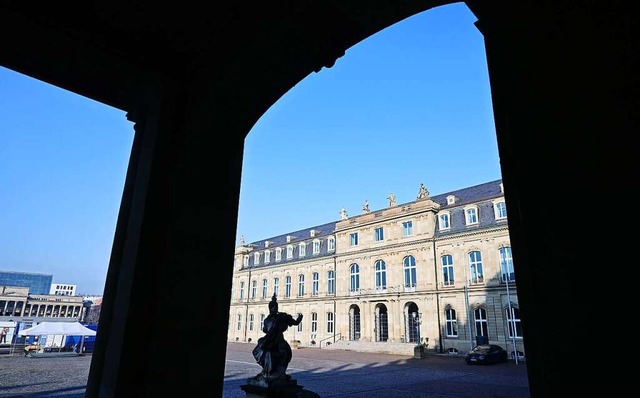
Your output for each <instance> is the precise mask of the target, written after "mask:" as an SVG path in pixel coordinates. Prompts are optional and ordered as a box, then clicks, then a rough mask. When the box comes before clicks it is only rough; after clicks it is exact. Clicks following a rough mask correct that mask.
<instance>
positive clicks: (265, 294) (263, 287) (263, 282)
mask: <svg viewBox="0 0 640 398" xmlns="http://www.w3.org/2000/svg"><path fill="white" fill-rule="evenodd" d="M267 295H268V293H267V280H266V279H263V280H262V298H263V299H266V298H267Z"/></svg>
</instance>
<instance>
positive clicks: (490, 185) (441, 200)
mask: <svg viewBox="0 0 640 398" xmlns="http://www.w3.org/2000/svg"><path fill="white" fill-rule="evenodd" d="M501 183H502V179H498V180H494V181H489V182H486V183H482V184H479V185H474V186H471V187H467V188H462V189H458V190H455V191H451V192H446V193H443V194H438V195H434V196H432V197H431V200H433V201H434V202H436V203H438V204H440V205H441V206H442V207H441V209H445V208H452V207H457V206H462V205H465V204H470V203H479V202H482V201H486V200H490V199H493V198H497V197H500V196H502V195H503V193H502V191H501V189H500V184H501ZM450 195H453V196H455V197H456V202H455V203H454V204H447V197H448V196H450ZM409 203H411V202H409ZM336 224H337V221H334V222H330V223H326V224H322V225H318V226H315V227H310V228H306V229H301V230H298V231H294V232H289V233H286V234H283V235H278V236H274V237H271V238H267V239H262V240H259V241H255V242H252V243H250V244H249V246H251V247H252V248H253V249H254V250H265V249H266V248H267V247H265V242H269V247H268V248H275V247H283V246H286V245H287V244H298V243H300V242H307V241H312V240H313V239H315V238H318V237H323V236H327V235H331V234H333V233H334V232H335V228H336ZM457 229H458V228H454V230H453V231H451V232H455V231H456V230H457ZM311 230H315V231H316V236H315V237H311ZM287 236H290V237H291V240H290V242H287Z"/></svg>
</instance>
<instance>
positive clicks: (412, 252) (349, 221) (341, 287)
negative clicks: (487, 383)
mask: <svg viewBox="0 0 640 398" xmlns="http://www.w3.org/2000/svg"><path fill="white" fill-rule="evenodd" d="M387 199H389V205H388V207H386V208H383V209H378V210H369V205H368V202H365V204H364V206H363V208H362V213H361V214H358V215H354V216H350V215H348V214H347V213H346V211H345V210H344V209H343V210H342V211H341V213H340V214H341V215H340V219H339V220H337V221H334V222H330V223H327V224H323V225H320V226H315V227H312V228H308V229H304V230H300V231H294V232H290V233H287V234H284V235H280V236H275V237H270V238H267V239H265V240H260V241H256V242H252V243H248V244H246V243H245V242H240V246H239V247H237V248H236V252H235V253H236V254H235V264H234V273H233V284H232V297H231V307H230V318H229V330H228V340H229V341H242V342H256V341H257V339H258V338H260V337H261V336H263V335H264V333H263V331H262V322H263V320H264V318H265V317H266V316H267V314H268V306H267V304H268V302H269V300H270V299H271V296H272V295H273V294H276V296H277V297H278V302H279V304H280V311H283V312H288V313H290V314H293V315H294V316H295V314H298V313H301V314H303V315H304V319H303V321H302V323H301V324H300V325H298V326H297V327H290V328H289V330H288V331H287V332H286V333H285V337H286V338H287V340H290V341H294V340H296V341H297V342H299V344H300V345H301V346H315V347H321V348H348V349H353V350H365V351H378V352H390V353H399V354H404V353H409V352H411V353H413V352H414V350H415V348H416V347H417V346H420V347H421V350H422V351H424V352H426V353H428V352H431V353H452V354H455V353H463V352H466V351H468V350H469V349H470V348H471V347H473V346H474V345H476V344H479V343H491V344H498V345H500V346H502V347H504V348H505V349H507V351H509V352H510V353H511V355H512V356H513V355H514V352H515V353H517V355H518V357H522V356H524V345H523V335H522V327H521V323H520V316H519V313H520V311H519V307H518V298H517V287H516V283H515V275H514V263H513V260H512V256H511V245H510V240H509V229H508V223H507V210H506V205H505V200H504V192H503V185H502V181H501V180H496V181H491V182H487V183H484V184H480V185H476V186H472V187H468V188H463V189H459V190H456V191H453V192H448V193H444V194H439V195H435V196H430V195H429V191H428V190H427V189H426V187H425V186H424V185H423V184H421V185H420V188H419V190H418V195H417V197H416V199H415V200H413V201H411V202H408V203H403V204H397V203H396V199H395V196H394V195H393V194H390V195H389V197H388V198H387ZM297 342H296V343H297Z"/></svg>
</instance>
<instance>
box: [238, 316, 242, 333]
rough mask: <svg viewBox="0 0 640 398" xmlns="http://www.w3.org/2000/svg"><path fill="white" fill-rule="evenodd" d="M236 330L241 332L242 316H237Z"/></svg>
mask: <svg viewBox="0 0 640 398" xmlns="http://www.w3.org/2000/svg"><path fill="white" fill-rule="evenodd" d="M238 330H242V314H238Z"/></svg>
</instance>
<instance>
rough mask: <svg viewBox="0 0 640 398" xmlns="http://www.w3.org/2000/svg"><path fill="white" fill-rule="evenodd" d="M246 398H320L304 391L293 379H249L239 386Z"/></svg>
mask: <svg viewBox="0 0 640 398" xmlns="http://www.w3.org/2000/svg"><path fill="white" fill-rule="evenodd" d="M240 388H241V389H242V391H244V392H245V394H246V395H245V396H246V397H247V398H265V397H266V398H305V397H308V398H320V395H318V394H316V393H315V392H312V391H308V390H305V389H304V387H302V386H299V385H298V382H297V381H296V380H295V379H291V378H289V379H272V380H270V379H265V378H255V377H252V378H249V379H247V384H244V385H242V386H240Z"/></svg>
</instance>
